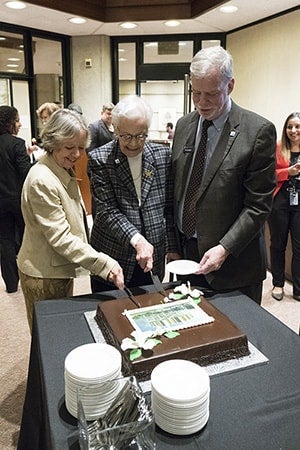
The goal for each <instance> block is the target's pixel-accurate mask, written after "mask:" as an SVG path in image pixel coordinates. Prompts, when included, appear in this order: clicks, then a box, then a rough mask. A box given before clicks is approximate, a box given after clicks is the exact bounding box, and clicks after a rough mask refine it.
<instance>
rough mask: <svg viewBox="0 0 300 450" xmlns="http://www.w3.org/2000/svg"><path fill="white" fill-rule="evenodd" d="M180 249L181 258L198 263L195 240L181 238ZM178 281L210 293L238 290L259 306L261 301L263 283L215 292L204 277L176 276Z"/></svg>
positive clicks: (216, 291)
mask: <svg viewBox="0 0 300 450" xmlns="http://www.w3.org/2000/svg"><path fill="white" fill-rule="evenodd" d="M182 249H183V256H184V258H186V259H190V260H192V261H196V262H200V256H199V252H198V246H197V239H194V238H192V239H188V240H187V239H185V237H184V236H183V237H182ZM177 279H178V280H182V281H183V282H187V281H190V283H191V285H192V286H197V287H200V288H201V287H202V288H203V289H204V291H205V289H209V290H211V291H214V292H215V293H216V294H217V293H226V292H229V291H232V290H238V291H240V292H242V293H243V294H245V295H247V296H248V297H250V298H251V299H252V300H254V301H255V302H256V303H258V304H259V305H260V304H261V299H262V288H263V283H262V282H259V283H257V284H252V285H249V286H238V287H235V288H234V289H233V288H230V289H222V290H216V289H213V288H212V287H211V286H210V284H209V283H208V282H207V280H206V278H205V276H204V275H185V276H182V275H180V276H179V275H178V276H177ZM210 295H213V292H210Z"/></svg>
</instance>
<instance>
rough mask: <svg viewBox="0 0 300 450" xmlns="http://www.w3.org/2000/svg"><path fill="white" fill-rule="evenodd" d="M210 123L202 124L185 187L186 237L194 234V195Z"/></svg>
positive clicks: (204, 122)
mask: <svg viewBox="0 0 300 450" xmlns="http://www.w3.org/2000/svg"><path fill="white" fill-rule="evenodd" d="M211 125H212V121H211V120H204V121H203V124H202V132H201V139H200V143H199V147H198V150H197V153H196V156H195V160H194V166H193V169H192V173H191V176H190V181H189V185H188V187H187V191H186V196H185V201H184V205H183V216H182V231H183V233H184V234H185V236H186V237H187V238H191V237H192V236H193V235H194V234H195V224H196V219H195V206H196V197H197V193H198V190H199V186H200V184H201V180H202V175H203V171H204V165H205V155H206V144H207V130H208V128H209V127H210V126H211Z"/></svg>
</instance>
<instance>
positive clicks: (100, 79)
mask: <svg viewBox="0 0 300 450" xmlns="http://www.w3.org/2000/svg"><path fill="white" fill-rule="evenodd" d="M86 59H91V60H92V67H90V68H86V67H85V60H86ZM71 60H72V77H73V102H74V103H78V104H79V105H80V106H81V108H82V111H83V114H84V117H85V118H86V121H87V122H88V123H90V122H94V121H95V120H97V119H100V111H101V109H102V105H103V104H104V103H109V102H111V99H112V74H111V59H110V39H109V37H108V36H76V37H73V38H72V55H71Z"/></svg>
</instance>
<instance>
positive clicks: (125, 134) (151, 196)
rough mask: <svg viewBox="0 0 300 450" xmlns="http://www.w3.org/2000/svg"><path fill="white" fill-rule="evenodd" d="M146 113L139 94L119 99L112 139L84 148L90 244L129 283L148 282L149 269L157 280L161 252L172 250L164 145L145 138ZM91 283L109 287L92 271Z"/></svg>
mask: <svg viewBox="0 0 300 450" xmlns="http://www.w3.org/2000/svg"><path fill="white" fill-rule="evenodd" d="M152 114H153V112H152V109H151V108H150V106H149V105H148V104H147V103H146V102H145V101H144V100H143V99H142V98H141V97H137V96H129V97H126V98H124V99H123V100H122V101H120V102H119V103H118V104H117V105H116V106H115V108H114V109H113V112H112V121H113V124H114V128H115V134H116V139H114V140H113V141H111V142H109V143H108V144H106V145H104V146H102V147H99V148H97V149H94V150H92V151H91V152H90V153H89V163H88V168H89V173H90V179H91V188H92V194H93V197H94V200H95V202H96V204H97V215H96V217H95V219H94V224H93V227H92V233H91V245H92V246H93V247H94V248H95V249H96V250H99V249H100V248H102V249H103V251H105V252H106V253H107V254H109V255H110V256H111V257H113V258H115V259H117V260H118V261H119V263H120V264H121V266H122V267H123V270H124V277H125V283H126V285H127V286H129V287H132V286H141V285H146V284H152V280H151V277H150V274H149V272H150V271H151V270H152V269H153V273H154V274H156V275H158V276H159V278H160V279H161V280H162V279H163V276H164V270H165V257H166V254H167V253H168V252H171V253H172V252H176V251H177V247H176V243H175V230H174V222H173V211H172V178H171V177H170V163H171V159H170V149H169V148H168V147H167V146H164V145H160V144H155V143H150V142H149V141H147V136H148V129H149V127H150V124H151V120H152ZM173 257H174V258H176V255H175V256H174V255H173ZM91 287H92V291H93V292H97V291H103V290H107V289H111V288H113V286H112V285H111V284H110V285H109V284H107V283H105V282H103V281H102V280H100V279H99V278H97V277H94V276H92V277H91Z"/></svg>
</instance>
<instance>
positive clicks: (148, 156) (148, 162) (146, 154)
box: [141, 142, 156, 204]
mask: <svg viewBox="0 0 300 450" xmlns="http://www.w3.org/2000/svg"><path fill="white" fill-rule="evenodd" d="M154 163H155V159H154V156H153V153H152V150H151V148H150V146H149V144H148V143H147V142H146V143H145V146H144V150H143V156H142V197H141V203H142V204H143V203H144V202H145V201H146V198H147V196H148V193H149V191H150V189H151V185H152V183H153V180H154V177H155V172H156V168H155V164H154Z"/></svg>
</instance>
